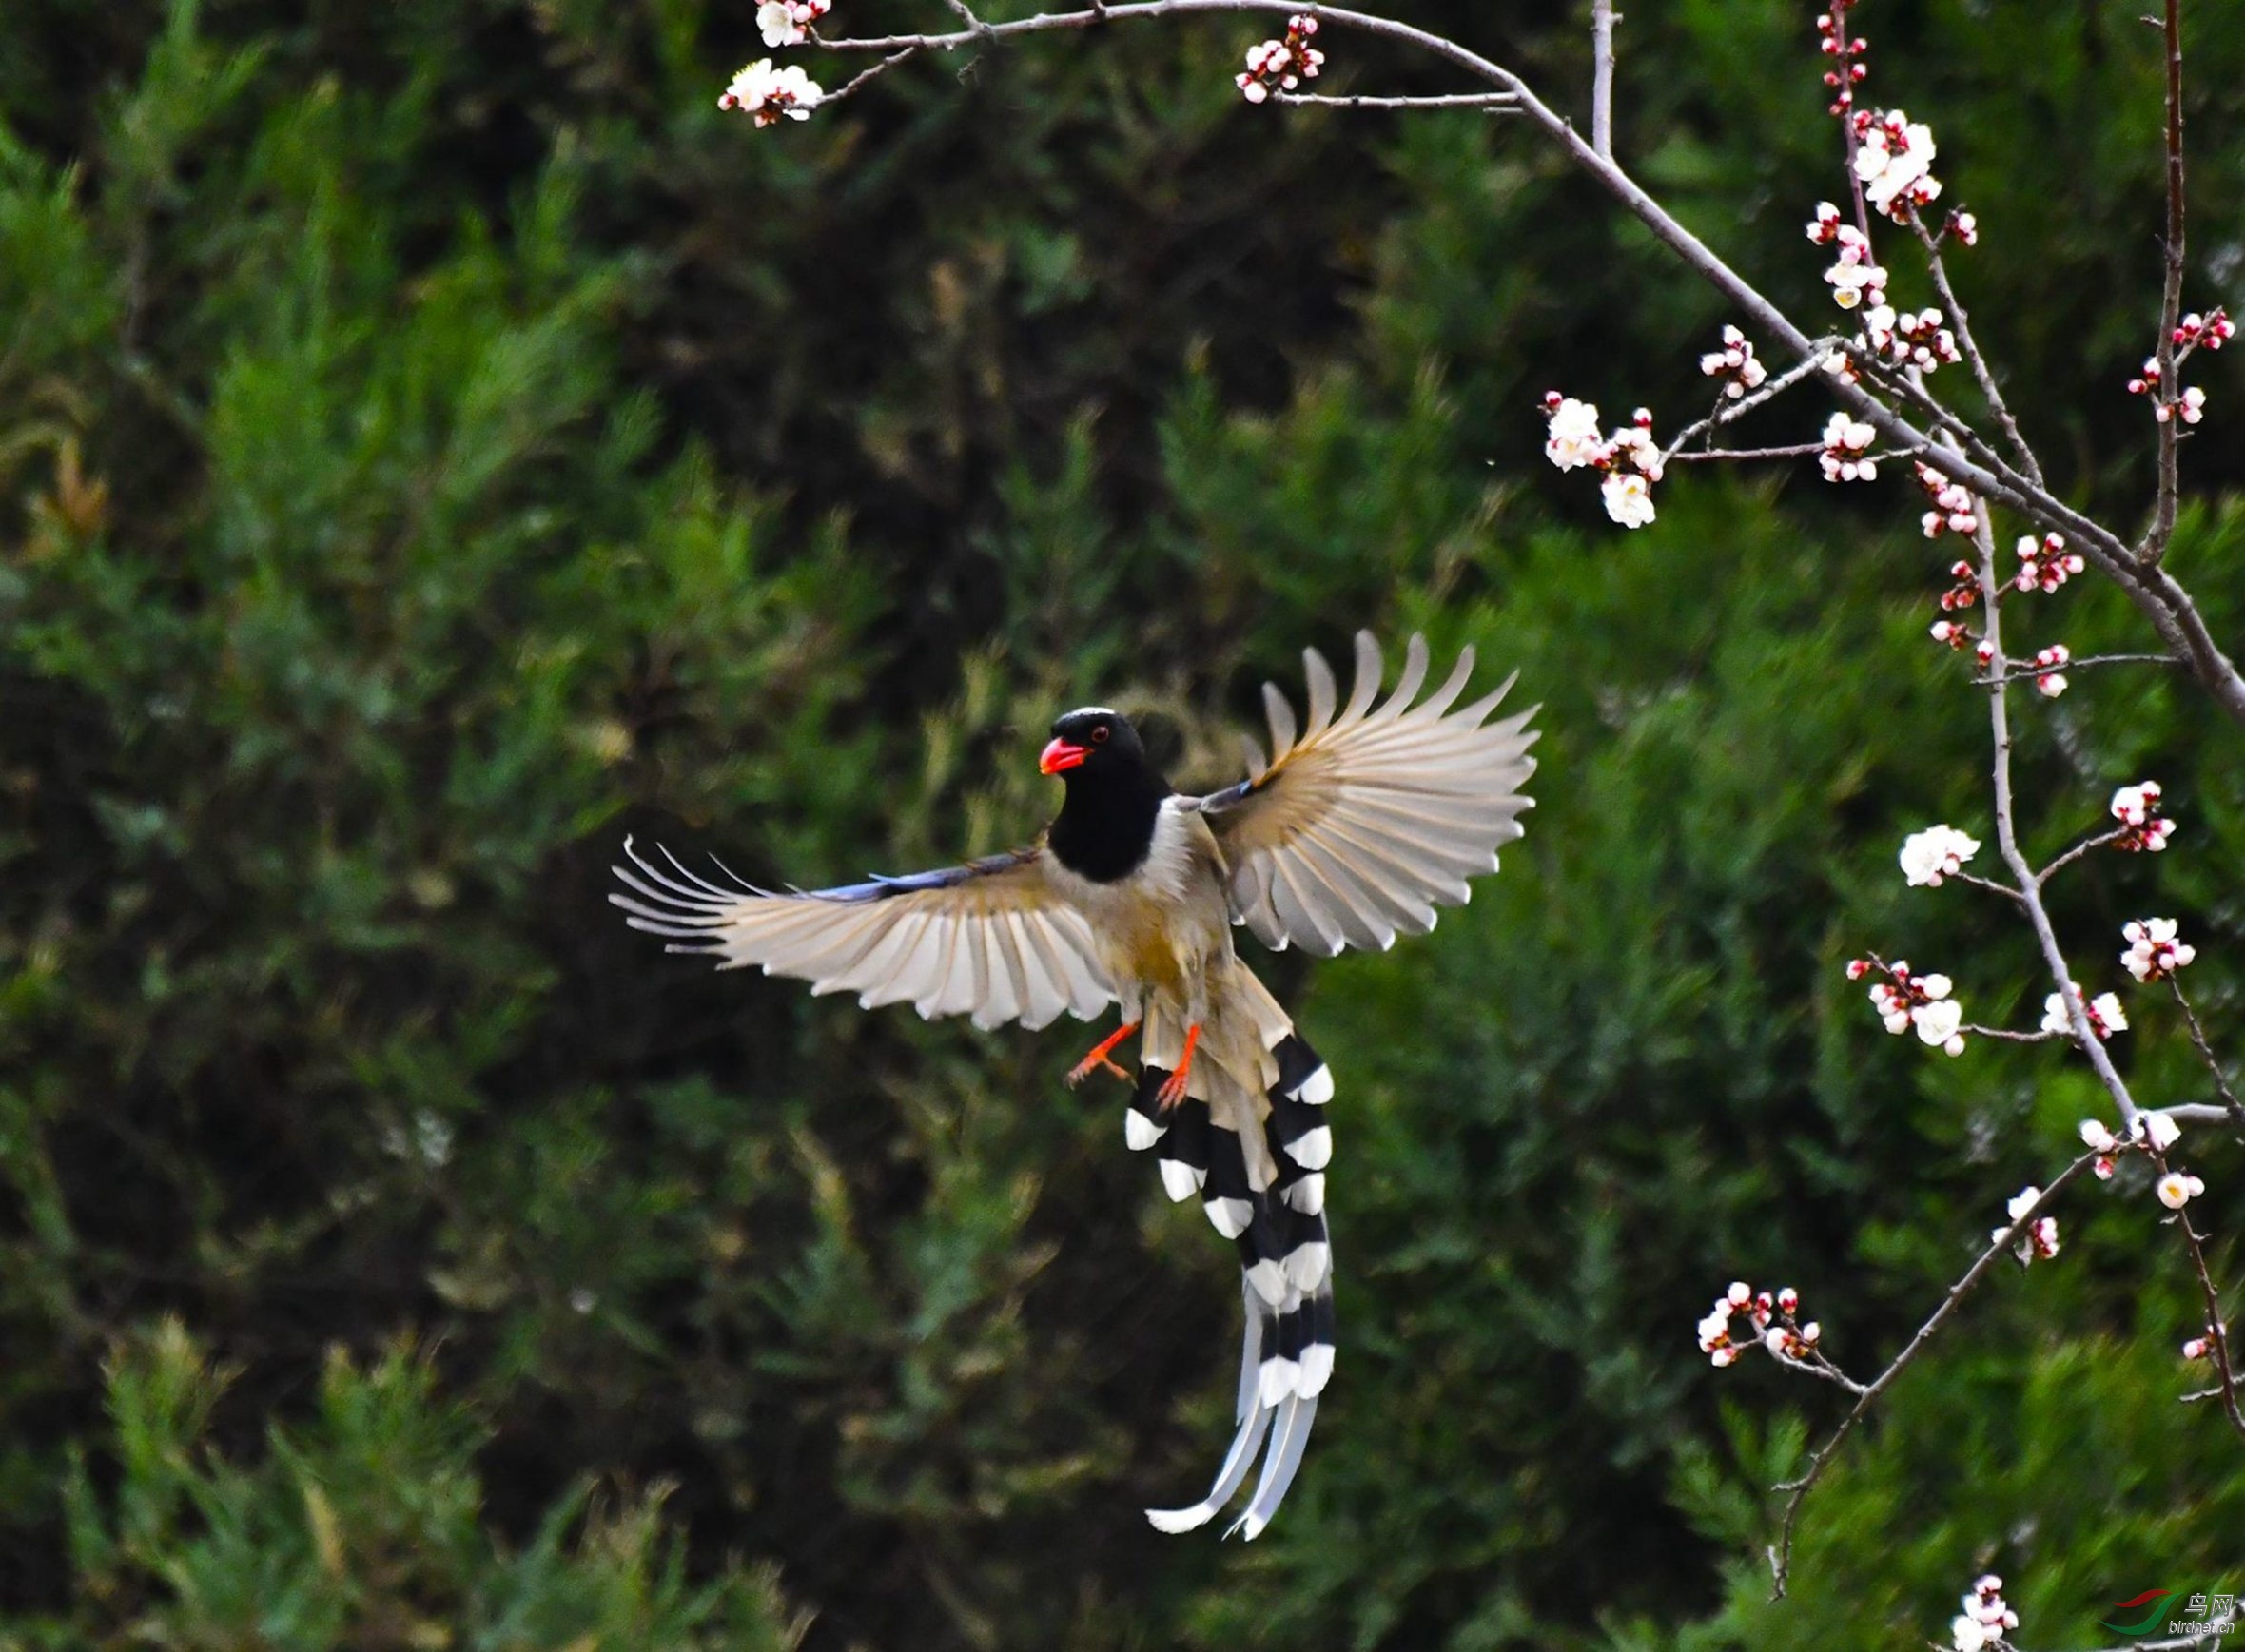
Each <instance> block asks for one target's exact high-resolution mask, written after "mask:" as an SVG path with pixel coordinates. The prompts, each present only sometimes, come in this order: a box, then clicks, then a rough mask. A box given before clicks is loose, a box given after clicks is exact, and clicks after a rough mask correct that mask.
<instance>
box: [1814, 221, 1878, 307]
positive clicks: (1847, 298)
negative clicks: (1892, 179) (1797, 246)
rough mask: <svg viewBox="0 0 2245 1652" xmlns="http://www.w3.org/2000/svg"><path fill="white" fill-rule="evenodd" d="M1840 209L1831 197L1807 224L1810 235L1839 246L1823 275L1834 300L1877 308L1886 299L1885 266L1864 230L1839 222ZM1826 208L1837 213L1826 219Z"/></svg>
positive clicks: (1854, 305)
mask: <svg viewBox="0 0 2245 1652" xmlns="http://www.w3.org/2000/svg"><path fill="white" fill-rule="evenodd" d="M1839 210H1840V209H1839V208H1838V207H1836V206H1834V205H1833V204H1831V203H1830V202H1828V201H1825V202H1820V203H1819V204H1818V205H1817V208H1816V217H1815V218H1814V219H1813V220H1811V221H1810V223H1809V225H1808V239H1809V240H1810V241H1813V242H1817V243H1825V242H1830V243H1835V244H1837V245H1838V247H1839V249H1840V251H1839V255H1838V256H1837V257H1836V258H1835V259H1834V260H1833V261H1832V267H1831V268H1829V269H1827V270H1825V276H1824V279H1825V282H1826V283H1827V284H1828V285H1829V286H1830V287H1831V289H1832V302H1834V303H1835V304H1838V305H1839V306H1840V307H1841V308H1842V309H1844V310H1852V309H1854V308H1855V307H1856V306H1858V305H1859V304H1868V305H1870V307H1871V308H1872V309H1874V310H1876V309H1877V308H1879V307H1880V306H1881V305H1883V304H1884V303H1885V302H1886V270H1885V267H1884V265H1882V264H1880V263H1878V262H1875V261H1874V260H1873V259H1872V257H1871V243H1870V239H1869V238H1868V237H1867V236H1865V235H1864V232H1863V231H1862V230H1860V229H1858V228H1856V227H1855V225H1854V224H1842V223H1840V222H1839V220H1838V213H1839ZM1826 212H1830V213H1832V214H1833V215H1834V216H1833V217H1832V218H1830V219H1826V218H1825V213H1826Z"/></svg>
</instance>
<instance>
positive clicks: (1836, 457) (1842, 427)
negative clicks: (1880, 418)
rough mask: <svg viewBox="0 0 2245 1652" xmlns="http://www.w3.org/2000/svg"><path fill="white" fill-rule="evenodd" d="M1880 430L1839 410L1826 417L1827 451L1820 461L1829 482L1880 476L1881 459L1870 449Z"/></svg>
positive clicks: (1859, 480)
mask: <svg viewBox="0 0 2245 1652" xmlns="http://www.w3.org/2000/svg"><path fill="white" fill-rule="evenodd" d="M1878 435H1879V433H1878V432H1877V431H1876V430H1873V429H1872V428H1871V427H1870V426H1869V425H1867V424H1865V423H1864V421H1863V420H1862V419H1860V418H1849V417H1848V416H1847V415H1846V414H1845V413H1835V414H1833V415H1832V417H1831V418H1827V419H1825V427H1824V452H1823V453H1822V454H1820V455H1818V456H1817V460H1816V462H1817V463H1818V464H1819V465H1820V466H1822V467H1823V470H1824V479H1825V481H1827V482H1867V481H1871V480H1873V479H1874V478H1876V477H1877V476H1878V474H1879V461H1878V460H1877V459H1875V458H1873V457H1871V456H1870V454H1869V452H1868V451H1867V450H1868V449H1869V447H1870V445H1871V443H1872V442H1873V441H1874V440H1876V439H1877V437H1878Z"/></svg>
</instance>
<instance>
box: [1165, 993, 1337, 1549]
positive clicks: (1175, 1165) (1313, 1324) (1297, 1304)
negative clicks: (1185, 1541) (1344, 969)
mask: <svg viewBox="0 0 2245 1652" xmlns="http://www.w3.org/2000/svg"><path fill="white" fill-rule="evenodd" d="M1273 1054H1274V1055H1275V1056H1276V1057H1277V1059H1278V1062H1279V1079H1278V1082H1277V1083H1275V1084H1274V1085H1272V1087H1271V1091H1270V1094H1269V1096H1268V1098H1267V1099H1268V1104H1269V1111H1268V1114H1267V1117H1266V1118H1264V1120H1263V1125H1262V1134H1263V1145H1264V1146H1265V1148H1266V1149H1267V1152H1265V1153H1260V1154H1249V1153H1248V1152H1247V1151H1245V1144H1244V1143H1242V1142H1241V1140H1240V1137H1239V1136H1238V1134H1237V1133H1236V1132H1234V1131H1232V1130H1230V1129H1227V1128H1225V1127H1223V1126H1222V1125H1220V1124H1218V1123H1216V1122H1214V1120H1213V1119H1212V1118H1211V1117H1210V1114H1209V1110H1208V1107H1207V1106H1206V1104H1205V1103H1202V1102H1200V1101H1189V1100H1188V1101H1185V1102H1181V1103H1180V1104H1179V1105H1178V1106H1176V1107H1174V1108H1172V1109H1170V1110H1169V1111H1168V1112H1166V1113H1162V1112H1160V1111H1158V1110H1157V1108H1156V1106H1155V1102H1154V1094H1155V1092H1156V1091H1157V1090H1158V1089H1159V1088H1160V1085H1161V1082H1162V1079H1163V1078H1165V1077H1166V1075H1165V1074H1162V1073H1160V1072H1159V1071H1157V1070H1153V1069H1148V1070H1147V1072H1146V1073H1145V1074H1144V1075H1142V1078H1141V1080H1140V1084H1139V1089H1138V1093H1137V1095H1136V1096H1134V1097H1133V1098H1132V1100H1131V1104H1130V1114H1129V1116H1128V1118H1127V1119H1126V1121H1125V1131H1126V1134H1127V1137H1128V1139H1129V1141H1130V1144H1131V1145H1132V1146H1133V1147H1134V1148H1139V1149H1144V1148H1148V1147H1158V1148H1159V1149H1160V1151H1161V1165H1162V1185H1163V1186H1164V1188H1165V1189H1167V1191H1168V1193H1169V1195H1170V1197H1171V1198H1173V1199H1177V1200H1183V1199H1186V1198H1189V1197H1191V1196H1193V1195H1195V1194H1196V1193H1198V1194H1199V1195H1200V1196H1201V1205H1202V1208H1203V1210H1205V1211H1206V1213H1207V1215H1208V1219H1209V1221H1210V1223H1211V1224H1212V1225H1213V1226H1214V1227H1215V1228H1216V1230H1217V1231H1218V1232H1219V1233H1220V1234H1223V1235H1224V1236H1225V1237H1226V1238H1228V1239H1231V1240H1233V1241H1234V1242H1235V1243H1236V1245H1237V1246H1238V1248H1239V1252H1240V1279H1241V1290H1240V1299H1241V1302H1242V1305H1243V1307H1244V1310H1245V1321H1246V1325H1245V1331H1244V1332H1243V1335H1242V1338H1241V1344H1240V1390H1239V1400H1238V1404H1237V1407H1236V1420H1237V1422H1238V1425H1239V1430H1238V1432H1237V1433H1236V1434H1235V1435H1234V1436H1233V1439H1232V1445H1231V1449H1230V1450H1229V1451H1227V1452H1226V1453H1225V1455H1224V1461H1223V1466H1222V1467H1220V1469H1219V1470H1218V1472H1217V1476H1216V1481H1215V1483H1214V1484H1213V1485H1212V1486H1211V1487H1209V1490H1208V1495H1207V1496H1206V1497H1204V1498H1202V1499H1201V1501H1200V1502H1199V1503H1197V1504H1195V1505H1193V1506H1191V1507H1189V1508H1175V1509H1148V1510H1147V1511H1146V1518H1147V1519H1148V1520H1149V1521H1151V1522H1152V1523H1153V1525H1154V1526H1156V1527H1157V1528H1158V1529H1160V1530H1162V1531H1169V1532H1179V1531H1190V1530H1192V1529H1194V1528H1195V1527H1198V1526H1202V1525H1205V1524H1206V1523H1207V1522H1208V1521H1209V1520H1211V1519H1213V1518H1214V1517H1215V1516H1216V1514H1217V1512H1218V1511H1219V1510H1220V1509H1221V1508H1222V1507H1223V1506H1224V1505H1225V1504H1227V1503H1229V1502H1230V1501H1231V1499H1232V1498H1233V1497H1234V1496H1235V1495H1236V1494H1237V1493H1238V1491H1239V1489H1240V1487H1241V1486H1242V1485H1243V1484H1245V1482H1246V1478H1247V1475H1248V1473H1249V1471H1250V1470H1251V1469H1252V1468H1253V1467H1254V1466H1255V1463H1256V1461H1257V1458H1258V1456H1260V1458H1261V1462H1262V1472H1261V1474H1260V1476H1259V1479H1258V1480H1257V1482H1256V1487H1255V1491H1254V1494H1253V1496H1252V1497H1251V1498H1250V1499H1249V1501H1248V1506H1247V1508H1246V1511H1245V1512H1244V1513H1242V1514H1241V1515H1240V1518H1239V1519H1238V1520H1236V1521H1235V1522H1234V1523H1233V1524H1232V1526H1231V1527H1230V1528H1229V1530H1228V1531H1227V1532H1226V1534H1225V1535H1226V1536H1230V1535H1232V1534H1234V1533H1237V1534H1239V1535H1240V1536H1241V1537H1242V1538H1245V1539H1250V1540H1252V1539H1253V1538H1255V1537H1257V1536H1259V1534H1260V1533H1261V1532H1262V1530H1263V1528H1264V1527H1265V1526H1268V1525H1269V1524H1270V1520H1271V1516H1272V1515H1273V1514H1274V1513H1275V1512H1277V1510H1278V1507H1279V1500H1280V1499H1281V1498H1283V1497H1284V1496H1285V1495H1286V1490H1287V1487H1289V1486H1291V1485H1292V1484H1293V1482H1294V1477H1295V1473H1296V1471H1297V1470H1298V1468H1299V1467H1300V1466H1301V1459H1302V1452H1303V1450H1304V1448H1306V1447H1307V1446H1308V1444H1309V1437H1310V1426H1311V1424H1312V1423H1313V1422H1314V1421H1315V1419H1316V1417H1317V1412H1318V1395H1319V1394H1321V1393H1323V1392H1324V1390H1325V1387H1326V1385H1327V1384H1328V1383H1329V1382H1331V1381H1332V1378H1333V1363H1334V1309H1333V1243H1332V1237H1331V1234H1330V1233H1329V1232H1328V1230H1327V1227H1326V1223H1325V1174H1326V1170H1327V1167H1328V1165H1329V1164H1330V1163H1331V1161H1332V1157H1333V1134H1332V1130H1331V1128H1330V1126H1329V1125H1328V1124H1327V1123H1326V1115H1325V1112H1324V1103H1325V1102H1326V1101H1328V1100H1330V1099H1331V1098H1332V1096H1333V1076H1332V1074H1331V1072H1330V1071H1329V1070H1328V1069H1327V1068H1326V1066H1325V1064H1324V1062H1322V1061H1320V1060H1319V1059H1318V1057H1317V1054H1316V1052H1314V1051H1313V1050H1311V1048H1310V1047H1309V1045H1308V1044H1307V1043H1305V1042H1304V1041H1303V1040H1301V1039H1299V1038H1298V1037H1296V1036H1295V1035H1293V1034H1288V1035H1287V1036H1286V1038H1285V1039H1284V1040H1281V1041H1280V1043H1279V1045H1278V1047H1277V1048H1276V1049H1275V1050H1274V1051H1273ZM1272 1168H1275V1171H1276V1174H1275V1175H1273V1174H1272Z"/></svg>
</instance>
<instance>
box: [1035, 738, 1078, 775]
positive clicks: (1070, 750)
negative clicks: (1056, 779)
mask: <svg viewBox="0 0 2245 1652" xmlns="http://www.w3.org/2000/svg"><path fill="white" fill-rule="evenodd" d="M1090 755H1091V749H1090V748H1088V747H1084V746H1078V745H1076V744H1075V743H1074V742H1073V741H1069V740H1055V741H1054V742H1053V743H1052V744H1051V745H1049V746H1047V747H1046V748H1044V756H1042V757H1040V758H1038V759H1037V772H1038V773H1039V774H1058V773H1059V772H1060V771H1061V770H1062V769H1064V768H1075V767H1076V765H1077V764H1079V763H1081V762H1083V760H1084V759H1085V758H1086V757H1089V756H1090Z"/></svg>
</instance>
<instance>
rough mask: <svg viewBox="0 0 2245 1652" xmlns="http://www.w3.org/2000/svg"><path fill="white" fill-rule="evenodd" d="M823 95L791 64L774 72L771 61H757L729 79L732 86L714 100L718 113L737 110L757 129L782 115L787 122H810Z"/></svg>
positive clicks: (816, 84) (808, 77) (766, 59)
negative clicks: (787, 119)
mask: <svg viewBox="0 0 2245 1652" xmlns="http://www.w3.org/2000/svg"><path fill="white" fill-rule="evenodd" d="M826 95H827V94H826V93H825V92H824V91H823V90H821V89H820V87H819V85H818V83H817V82H816V81H814V80H812V79H811V78H810V76H809V75H807V74H805V73H804V72H803V70H802V69H801V68H799V67H798V66H796V65H794V64H790V65H788V67H787V68H778V69H775V68H772V67H771V59H770V58H769V57H765V58H759V59H757V61H756V62H754V63H752V64H750V65H749V66H748V67H747V68H744V69H742V70H741V71H740V73H738V74H736V75H734V76H733V77H732V85H731V86H729V87H726V88H725V93H724V95H723V96H722V97H720V98H718V100H717V107H719V108H721V109H740V110H743V111H744V112H746V113H747V114H749V115H751V116H752V117H753V118H754V120H755V123H756V125H758V126H771V124H772V123H773V122H775V121H777V120H778V119H779V118H780V117H781V116H782V115H785V116H787V117H788V118H789V119H790V120H796V121H803V120H809V119H810V111H811V110H812V109H814V108H816V107H818V105H819V102H820V100H821V99H823V98H824V97H825V96H826Z"/></svg>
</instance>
